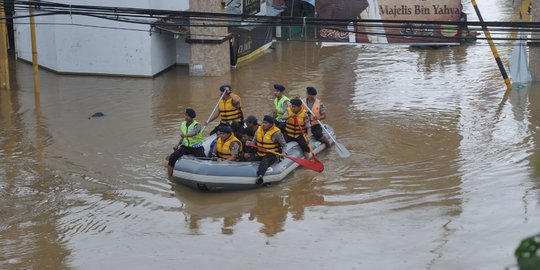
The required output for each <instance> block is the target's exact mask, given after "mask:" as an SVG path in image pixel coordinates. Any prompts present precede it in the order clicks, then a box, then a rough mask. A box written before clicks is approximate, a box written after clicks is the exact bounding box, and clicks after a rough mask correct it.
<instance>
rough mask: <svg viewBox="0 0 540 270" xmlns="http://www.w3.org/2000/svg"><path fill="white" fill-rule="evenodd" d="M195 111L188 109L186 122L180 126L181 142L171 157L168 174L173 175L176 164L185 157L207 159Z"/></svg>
mask: <svg viewBox="0 0 540 270" xmlns="http://www.w3.org/2000/svg"><path fill="white" fill-rule="evenodd" d="M195 116H196V113H195V110H193V109H192V108H187V109H186V113H185V120H186V121H184V122H182V124H181V125H180V131H181V134H180V137H181V139H180V142H179V143H178V146H175V147H174V152H173V153H172V154H171V155H170V156H169V163H168V166H167V174H168V175H169V177H170V176H172V175H173V169H174V164H175V163H176V161H177V160H178V159H179V158H181V157H182V156H183V155H194V156H196V157H205V156H206V155H205V154H204V147H203V145H202V143H203V136H202V134H201V125H200V124H199V122H197V121H196V120H195Z"/></svg>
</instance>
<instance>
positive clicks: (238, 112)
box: [219, 94, 244, 124]
mask: <svg viewBox="0 0 540 270" xmlns="http://www.w3.org/2000/svg"><path fill="white" fill-rule="evenodd" d="M233 97H238V99H239V100H240V106H239V108H236V107H234V106H233V104H232V101H233ZM219 115H220V116H221V123H222V124H229V122H242V121H244V115H243V114H242V100H241V99H240V97H239V96H238V95H235V94H231V96H230V97H229V98H228V99H222V100H221V102H220V103H219Z"/></svg>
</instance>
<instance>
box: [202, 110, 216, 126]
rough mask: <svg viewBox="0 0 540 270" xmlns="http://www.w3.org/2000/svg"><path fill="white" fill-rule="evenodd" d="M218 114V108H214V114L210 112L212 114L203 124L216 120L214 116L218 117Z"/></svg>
mask: <svg viewBox="0 0 540 270" xmlns="http://www.w3.org/2000/svg"><path fill="white" fill-rule="evenodd" d="M218 116H219V110H216V111H215V112H214V114H212V116H210V119H208V121H206V122H205V123H204V125H205V126H206V125H208V124H210V123H211V122H212V121H214V120H216V118H218Z"/></svg>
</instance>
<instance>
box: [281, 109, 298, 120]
mask: <svg viewBox="0 0 540 270" xmlns="http://www.w3.org/2000/svg"><path fill="white" fill-rule="evenodd" d="M295 116H296V114H294V113H293V114H291V115H289V111H288V110H286V111H285V113H284V114H283V117H282V119H283V120H287V119H289V118H291V117H295Z"/></svg>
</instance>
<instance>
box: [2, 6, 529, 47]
mask: <svg viewBox="0 0 540 270" xmlns="http://www.w3.org/2000/svg"><path fill="white" fill-rule="evenodd" d="M0 2H2V3H3V2H4V1H0ZM12 3H13V5H14V10H15V11H16V12H27V11H28V10H29V7H30V5H36V6H37V8H38V11H39V12H36V13H35V14H34V15H33V16H36V17H46V16H56V15H63V16H71V17H73V16H88V17H94V18H98V19H104V20H111V21H118V22H123V23H131V24H140V25H148V26H150V29H149V30H148V31H150V32H152V31H155V30H154V29H153V28H154V27H178V28H180V27H184V28H189V27H257V26H266V27H278V26H300V27H304V28H305V27H318V28H327V29H331V30H336V31H341V32H348V33H355V34H362V35H381V33H380V30H381V29H387V30H388V29H401V28H402V26H403V24H407V25H413V26H414V28H415V29H416V30H419V31H421V30H429V31H434V32H439V31H440V30H441V29H443V28H444V29H447V30H458V29H465V28H466V27H468V28H469V29H470V30H473V31H478V32H481V27H482V26H483V25H485V26H487V27H490V29H489V30H490V31H491V32H492V33H493V34H494V35H496V36H497V37H494V38H492V39H493V40H495V41H514V40H519V39H518V38H512V37H508V36H510V35H511V34H512V33H515V32H519V31H522V32H531V33H536V32H540V23H536V22H484V23H481V22H471V21H469V22H446V21H421V20H365V19H322V18H304V17H284V16H258V15H257V16H243V15H238V14H227V13H211V12H192V11H177V10H156V9H141V8H121V7H107V6H89V5H68V4H59V3H54V2H47V1H40V2H38V3H35V2H34V3H33V4H32V3H30V2H29V1H13V2H12ZM27 17H30V15H17V16H11V17H5V18H0V19H4V20H5V19H15V20H17V19H22V18H27ZM171 18H176V19H183V22H177V21H175V20H171ZM350 24H352V25H353V27H354V28H355V29H358V28H364V29H369V30H370V31H348V30H347V26H349V25H350ZM48 25H53V24H52V23H49V24H48ZM62 25H70V24H62ZM71 25H74V26H85V27H91V25H87V24H85V25H82V24H71ZM96 28H104V29H119V30H130V28H117V27H104V26H96ZM133 30H134V31H144V30H141V29H136V28H133ZM377 30H379V31H377ZM208 36H213V35H208ZM386 36H389V37H394V38H409V39H412V38H423V39H430V38H432V39H438V40H441V39H448V40H455V39H456V37H448V38H446V37H443V36H433V37H430V36H427V35H420V34H407V33H399V34H390V33H388V34H386ZM215 37H222V36H215ZM475 39H478V40H485V39H486V38H484V37H476V38H475ZM304 40H305V39H304ZM527 40H529V41H539V40H540V39H538V38H529V39H527ZM307 41H317V40H316V38H315V37H314V36H313V37H311V38H309V39H307ZM319 41H321V40H319Z"/></svg>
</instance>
